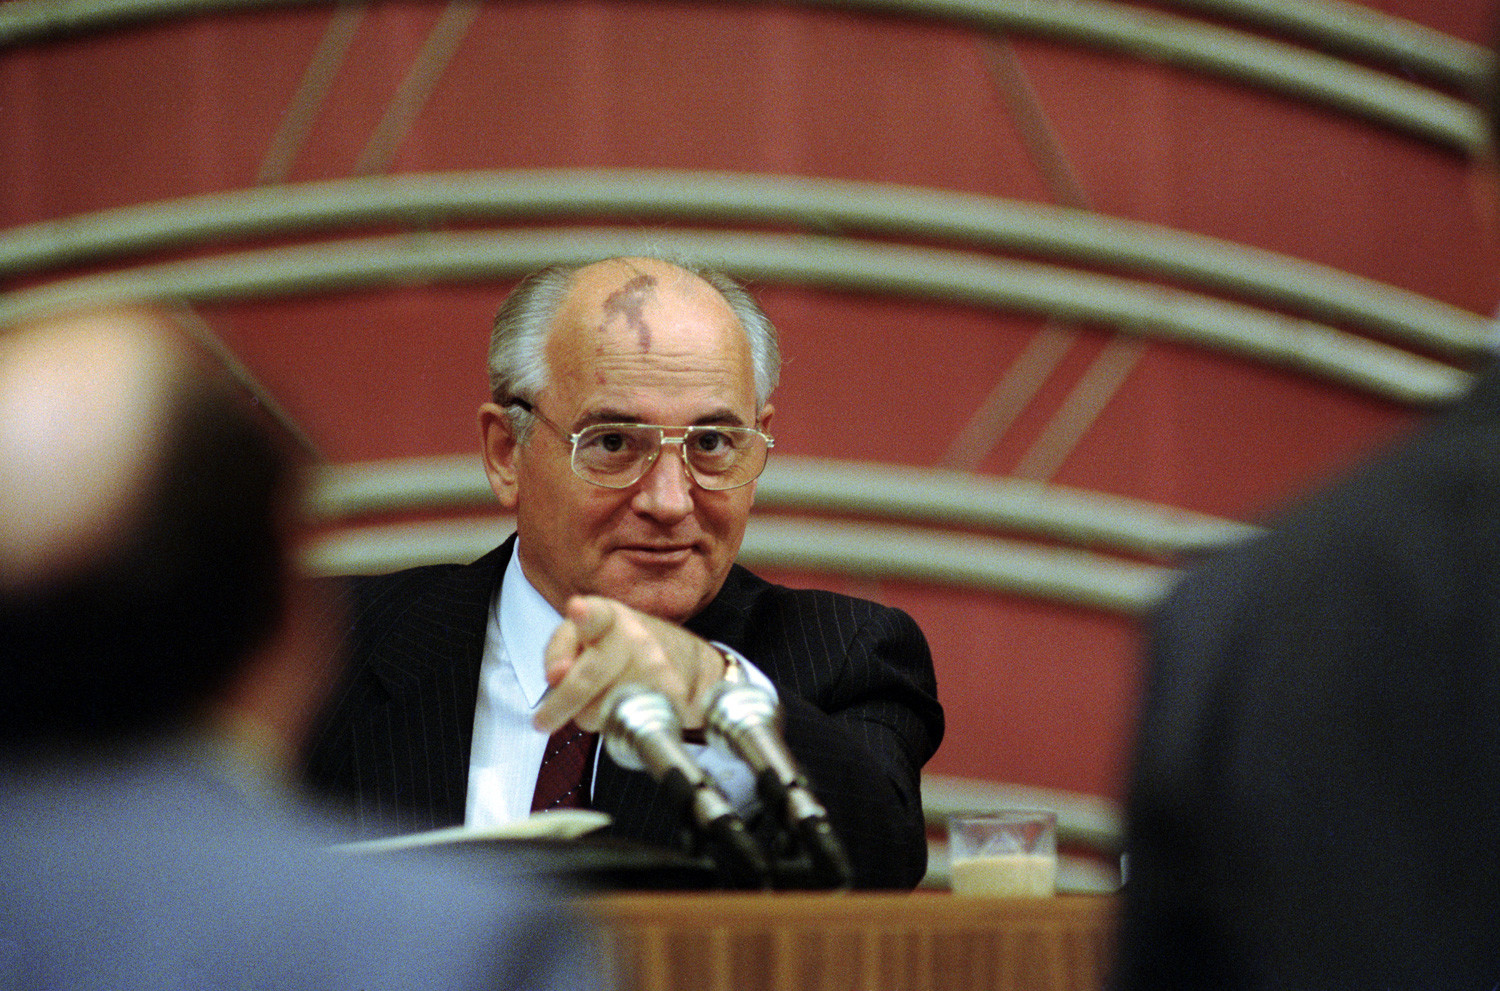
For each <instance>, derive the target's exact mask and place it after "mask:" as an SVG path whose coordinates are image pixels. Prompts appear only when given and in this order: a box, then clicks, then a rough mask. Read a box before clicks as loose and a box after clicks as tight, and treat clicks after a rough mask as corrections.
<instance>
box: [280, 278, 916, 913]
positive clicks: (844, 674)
mask: <svg viewBox="0 0 1500 991" xmlns="http://www.w3.org/2000/svg"><path fill="white" fill-rule="evenodd" d="M779 367H780V358H779V354H778V351H777V346H776V336H775V331H774V329H772V327H771V325H770V322H769V321H768V320H767V319H766V317H765V314H764V313H762V312H760V309H759V307H757V306H756V305H755V302H754V300H752V299H751V298H750V297H749V296H748V295H747V294H746V293H745V291H744V290H743V289H742V288H740V287H739V286H738V285H736V284H734V283H733V282H731V281H730V280H728V279H726V278H724V277H723V276H721V275H718V274H716V273H713V272H710V271H704V270H689V269H686V268H683V267H680V266H678V265H675V264H671V263H668V262H665V261H662V260H659V259H652V258H615V259H607V260H605V261H602V262H598V263H595V264H592V265H586V266H583V267H581V268H569V267H557V268H552V269H547V270H544V271H542V272H540V273H537V274H535V275H533V276H531V277H529V278H527V279H525V280H523V281H522V283H521V284H520V285H519V286H518V287H517V288H516V289H515V290H514V291H513V292H512V293H511V294H510V295H509V296H508V297H507V298H506V300H505V303H504V304H503V305H502V306H501V308H500V312H499V314H498V316H497V317H496V320H495V327H494V333H493V335H492V337H491V343H490V387H491V400H490V401H489V402H487V403H485V404H483V405H482V406H481V407H480V410H479V426H480V434H481V439H482V449H483V456H484V463H485V469H486V473H487V475H488V477H489V481H490V486H491V488H492V489H493V490H494V492H495V495H496V497H497V499H498V501H499V503H500V505H501V506H502V507H503V508H505V509H511V510H514V511H515V514H516V534H517V539H516V543H515V545H514V546H515V558H514V560H515V563H516V565H517V566H518V567H516V568H512V569H511V570H509V571H507V570H506V569H507V568H508V567H509V564H508V562H510V561H511V558H510V545H507V547H506V549H505V550H504V551H503V552H502V553H500V554H497V555H492V556H490V557H488V558H486V559H484V560H483V561H481V562H479V563H478V564H475V565H473V566H471V567H467V568H457V567H452V568H438V569H427V570H419V571H416V572H408V573H403V574H399V575H396V576H393V577H389V578H385V579H379V580H375V581H371V582H366V583H364V584H363V585H361V586H360V587H359V588H358V600H359V601H358V603H357V604H356V606H355V613H354V615H353V620H354V624H355V625H354V637H353V642H352V644H351V646H352V663H353V672H352V677H351V679H350V680H349V682H348V684H347V686H346V687H345V688H344V689H342V690H341V691H340V692H339V693H338V695H337V697H336V699H335V708H334V710H333V711H332V713H331V714H330V716H329V719H328V721H327V723H326V726H325V730H324V731H323V732H322V733H321V734H320V735H319V736H318V737H317V741H316V745H315V747H314V749H313V752H312V755H311V761H310V765H309V768H310V773H311V780H312V782H313V783H314V784H315V785H316V786H318V787H319V788H321V789H323V790H325V791H331V792H334V793H337V794H342V795H344V796H347V797H353V798H355V799H356V800H357V801H358V802H359V804H360V805H361V807H362V808H364V809H367V810H371V811H374V812H377V813H387V812H395V811H397V810H398V809H399V808H400V807H401V806H407V807H408V808H410V807H416V808H417V809H418V810H419V811H417V812H405V813H402V814H403V815H405V817H406V819H405V821H406V823H407V824H408V825H409V826H411V827H412V828H422V827H425V826H431V825H443V824H450V823H456V822H459V821H462V820H463V819H465V818H468V819H469V821H470V822H471V824H472V823H473V822H476V821H477V822H486V817H489V821H510V820H513V819H515V818H518V817H519V816H522V815H525V814H526V810H525V809H524V807H522V805H521V802H520V801H519V797H521V796H524V797H525V798H526V799H527V800H529V799H530V797H531V790H530V788H531V785H533V784H534V783H535V782H536V780H537V777H538V772H537V768H538V764H539V762H540V757H541V753H542V751H541V744H542V742H543V741H544V740H545V739H546V736H547V735H548V734H552V733H554V732H555V731H557V730H558V729H559V728H561V727H565V726H567V724H569V723H570V722H571V723H574V724H576V725H577V726H578V727H581V728H582V729H584V730H588V731H594V730H597V729H598V728H599V726H600V724H601V722H602V720H603V713H602V711H601V710H602V708H603V702H604V701H605V700H606V699H608V698H609V693H610V691H611V690H612V689H613V688H614V687H615V686H617V685H622V684H627V683H630V684H641V685H644V686H646V687H648V688H650V689H654V690H656V691H658V692H659V693H660V694H662V695H664V696H666V697H667V698H668V699H669V700H670V701H671V703H672V704H673V705H674V707H675V708H676V709H677V711H678V712H679V714H680V715H681V719H682V724H683V726H684V727H686V728H688V729H695V728H699V727H701V726H702V725H703V722H704V714H705V708H706V704H707V700H708V698H709V697H710V696H711V694H712V692H713V691H714V689H715V687H716V686H717V685H718V684H720V683H721V682H722V681H723V680H725V679H726V677H728V676H729V674H730V664H729V659H728V658H727V657H726V656H725V655H724V654H723V653H721V652H720V651H719V650H718V649H716V648H714V647H713V646H711V641H713V640H718V641H720V642H722V643H724V644H727V645H728V646H729V647H730V648H732V649H736V650H738V651H739V652H740V653H741V654H743V655H744V657H745V658H746V659H747V660H748V661H749V662H750V664H751V665H752V666H754V667H755V668H756V669H758V670H759V671H760V672H761V673H763V674H764V675H766V676H768V677H769V678H770V679H771V680H772V681H773V682H774V683H775V685H776V687H777V688H778V689H779V691H780V694H781V699H782V703H783V707H784V709H785V711H786V713H787V718H788V728H787V736H788V737H789V742H790V744H791V747H792V749H793V752H794V754H795V756H796V757H797V758H798V759H799V761H800V762H802V763H803V764H805V765H806V769H807V770H808V772H809V774H810V777H811V778H812V782H813V785H814V787H815V789H816V791H817V792H818V794H819V795H820V796H821V797H822V799H823V801H824V803H825V804H826V805H827V806H828V810H829V813H830V818H831V820H832V823H833V826H834V829H835V830H836V831H837V833H838V834H839V836H840V837H841V838H842V839H843V841H844V842H845V844H846V845H847V846H848V847H849V850H848V853H849V855H850V859H851V860H852V862H853V868H854V872H855V882H856V883H857V884H859V885H861V886H865V887H908V888H909V887H911V886H913V885H915V884H916V883H917V882H918V881H919V880H920V879H921V877H922V874H923V871H924V868H925V864H926V849H927V848H926V834H925V827H924V823H923V818H922V806H921V795H920V791H919V788H918V778H919V775H920V771H921V767H922V765H923V764H924V763H925V762H926V760H927V759H928V758H929V757H930V756H931V755H932V753H933V751H934V750H935V749H936V748H937V745H938V742H939V741H940V740H941V738H942V731H943V716H942V710H941V709H940V708H939V707H938V704H937V699H936V687H935V684H934V681H935V679H934V676H933V670H932V659H931V657H930V656H929V654H928V651H927V645H926V643H925V641H924V640H923V638H922V635H921V633H920V631H918V629H917V628H916V626H915V624H914V623H913V622H912V621H911V620H910V619H909V618H908V617H906V616H905V615H903V614H901V613H898V612H896V611H895V610H891V609H886V608H882V607H879V606H876V605H874V604H872V603H868V602H857V601H854V600H852V599H848V598H843V597H839V596H833V595H826V594H822V593H812V592H803V593H794V592H792V591H790V590H787V589H782V588H775V587H772V586H769V585H767V584H766V583H764V582H761V581H759V580H758V579H756V578H755V577H754V576H752V575H750V574H749V573H748V572H745V571H743V570H742V569H739V568H736V567H734V561H735V557H736V556H737V555H738V553H739V549H740V544H741V541H742V539H743V537H744V532H745V526H746V523H747V522H748V519H749V515H750V508H751V505H752V504H753V502H754V498H755V483H756V480H757V478H758V477H759V475H760V472H761V470H762V469H763V468H764V467H765V464H766V460H767V456H768V452H769V450H770V447H771V444H772V440H771V437H770V435H769V433H767V431H769V430H770V428H771V421H772V417H773V415H774V409H773V407H772V405H771V403H770V401H769V400H770V395H771V392H772V390H773V389H774V388H775V385H776V380H777V377H778V370H779ZM885 429H887V428H886V426H885V425H883V424H881V425H878V426H875V427H872V429H870V430H867V431H859V430H853V431H851V433H852V434H853V435H854V436H864V437H866V438H867V441H866V445H867V446H868V447H869V448H871V450H868V451H864V452H862V453H867V454H878V450H877V449H878V447H879V445H880V443H881V441H880V437H881V436H882V434H883V432H884V430H885ZM518 572H519V574H520V575H522V576H524V578H523V579H517V580H516V582H515V584H512V579H513V576H515V575H516V574H517V573H518ZM502 576H503V577H502ZM523 586H529V587H530V589H532V590H534V593H535V594H534V595H533V596H531V601H532V602H533V608H532V610H531V611H529V612H527V613H526V614H525V615H526V617H527V618H526V619H525V620H524V621H521V620H516V621H513V622H512V625H510V626H509V629H510V631H511V632H510V633H507V632H506V629H507V627H506V625H505V624H506V620H505V618H504V617H505V615H506V613H505V611H504V609H503V608H502V609H497V610H496V614H497V616H499V617H500V619H499V632H498V633H496V634H493V635H490V636H487V632H486V616H487V612H488V609H489V606H490V603H491V601H492V600H494V599H496V598H497V592H498V599H499V601H500V602H501V603H502V605H503V602H504V599H505V596H506V595H507V594H508V593H509V592H511V591H515V590H517V589H520V588H522V587H523ZM538 600H540V602H539V604H538ZM512 615H514V614H513V613H512ZM556 617H561V624H560V625H558V626H556V627H555V632H552V633H551V639H550V640H549V641H548V642H547V643H546V644H545V647H538V646H536V645H533V644H529V643H527V644H520V643H519V642H520V641H525V640H527V637H526V636H525V635H524V634H525V633H527V632H536V637H537V639H542V638H543V636H544V635H545V634H547V633H548V632H549V631H547V630H543V629H541V624H542V623H543V622H546V623H552V622H554V620H555V618H556ZM512 641H515V642H517V643H514V644H513V643H511V642H512ZM506 644H510V646H504V645H506ZM501 646H504V649H503V650H501V649H499V648H500V647H501ZM539 653H540V654H541V655H542V656H537V654H539ZM513 654H514V656H512V655H513ZM482 658H484V659H486V660H484V669H483V670H484V673H483V675H482V676H481V659H482ZM541 675H544V676H545V681H543V680H542V678H541V677H540V676H541ZM512 685H515V686H518V691H514V692H512V691H511V686H512ZM539 685H544V686H546V691H545V694H543V692H542V691H541V689H540V688H539V687H538V686H539ZM481 692H483V695H482V697H481V694H480V693H481ZM477 699H478V700H479V701H478V702H476V700H477ZM476 706H477V709H478V712H479V714H480V716H481V721H482V722H486V723H487V724H488V723H489V721H490V714H491V713H500V714H501V717H499V718H496V719H495V720H493V724H492V725H491V726H490V728H488V729H483V728H482V729H481V730H480V731H479V732H481V733H482V734H483V736H482V738H481V739H480V741H479V743H480V745H479V746H475V745H474V744H475V739H474V736H475V732H476V730H475V721H476ZM568 732H570V733H571V731H568ZM497 752H499V753H501V755H502V756H500V757H499V758H498V759H492V756H491V755H492V754H494V753H497ZM471 753H472V754H475V755H477V759H478V762H479V765H480V766H479V767H478V769H477V771H475V770H474V769H472V768H471V767H470V756H471ZM533 755H534V756H535V757H536V761H533V760H532V759H531V758H532V756H533ZM466 775H468V779H467V780H466ZM497 796H498V797H497ZM744 797H745V798H747V799H748V798H749V797H751V796H749V795H747V796H744ZM466 803H467V804H466ZM589 804H591V805H593V806H595V807H597V808H599V809H602V810H604V811H606V812H608V813H610V814H611V815H612V816H613V817H614V827H613V828H614V829H615V830H616V832H618V833H620V834H623V835H625V836H628V837H635V838H638V839H644V840H650V841H654V842H665V841H667V840H668V839H670V838H671V837H672V835H673V833H674V832H675V831H676V830H677V829H678V828H679V825H680V823H679V822H678V818H679V817H678V816H677V815H676V814H675V812H674V811H673V810H672V809H671V808H669V807H668V806H667V803H666V802H665V801H663V800H662V796H661V795H660V794H659V793H658V790H657V788H656V786H655V784H654V783H653V782H652V781H651V780H650V779H648V778H647V777H646V776H644V775H642V774H639V773H633V774H631V773H626V772H624V771H622V770H620V769H619V768H617V767H616V766H615V765H613V764H612V763H611V762H609V760H608V758H605V759H604V760H603V762H602V764H601V769H600V771H599V779H598V782H597V788H596V790H595V792H594V794H593V795H592V798H591V801H590V803H589ZM476 810H477V811H476Z"/></svg>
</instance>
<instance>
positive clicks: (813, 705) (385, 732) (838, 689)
mask: <svg viewBox="0 0 1500 991" xmlns="http://www.w3.org/2000/svg"><path fill="white" fill-rule="evenodd" d="M509 554H510V542H507V543H506V544H505V545H503V546H502V547H500V548H498V549H497V550H495V551H493V552H491V553H490V554H487V555H485V556H484V557H483V558H481V559H480V560H479V561H477V562H475V563H474V564H471V565H467V566H459V565H440V566H434V567H426V568H416V569H412V570H409V571H404V572H398V573H397V574H395V575H388V576H383V577H379V578H366V579H357V580H356V581H355V582H354V584H353V603H352V605H351V614H350V616H351V620H352V624H353V625H352V630H351V634H350V640H349V643H350V659H351V663H350V668H349V670H348V672H347V673H346V677H345V678H344V680H343V682H342V683H341V685H340V686H339V688H338V689H337V690H336V692H335V694H334V697H333V700H332V703H331V705H330V708H329V710H328V712H327V714H326V716H325V718H324V720H323V721H322V727H321V730H320V731H319V732H318V733H317V734H316V735H315V736H314V738H313V744H312V748H311V751H310V759H309V763H308V779H309V782H310V783H311V784H312V786H313V787H314V788H315V789H317V790H319V791H322V792H325V793H329V794H332V795H335V796H339V797H341V798H344V799H347V800H352V801H353V802H354V804H355V805H356V807H357V808H358V810H359V813H360V815H361V820H362V824H363V825H364V826H365V828H367V829H371V830H374V829H379V828H381V826H382V824H384V825H385V827H386V828H394V829H396V830H398V831H411V830H421V829H431V828H437V827H439V826H447V825H456V824H459V823H461V822H462V821H463V814H464V791H465V788H466V786H467V776H468V765H469V748H470V745H471V743H472V734H473V719H474V707H475V700H476V698H477V695H478V679H479V664H480V659H481V656H482V653H483V646H484V628H485V618H486V610H487V609H488V607H489V601H490V597H491V596H492V595H493V592H494V589H495V588H496V585H497V583H498V582H499V580H500V575H501V572H502V570H503V567H504V563H505V561H506V560H508V557H509ZM688 627H689V629H691V630H693V631H694V632H695V633H698V634H699V635H700V636H704V637H706V638H709V639H714V640H719V641H721V642H723V643H726V644H728V645H729V646H730V647H733V648H734V649H735V650H738V651H739V652H740V653H742V654H744V655H745V656H746V657H748V658H750V659H751V660H752V661H753V662H755V664H756V666H758V667H759V668H760V669H761V670H762V671H764V672H765V673H766V674H767V675H768V676H769V677H770V678H771V680H772V681H773V682H775V683H776V685H777V688H778V690H779V691H780V692H781V695H782V701H783V706H784V708H785V711H786V738H787V743H788V745H789V746H790V747H791V749H792V751H793V753H794V754H795V755H796V757H797V759H798V761H799V762H800V763H801V764H802V766H803V768H804V770H806V772H807V774H808V777H809V778H810V779H811V781H812V783H813V786H814V788H815V789H816V791H817V792H818V795H819V797H820V798H821V799H822V801H823V802H824V804H825V805H826V806H827V807H828V811H829V816H830V818H831V819H832V821H833V824H834V828H835V829H836V830H837V831H838V833H839V835H840V837H841V838H842V839H843V841H844V843H845V845H846V847H847V848H848V851H849V855H850V859H851V861H852V862H853V864H854V867H855V874H856V884H858V885H859V886H861V887H867V888H869V887H891V888H910V887H912V886H914V885H915V884H916V883H917V882H918V881H919V880H921V878H922V874H923V873H924V871H925V869H926V863H927V842H926V833H925V826H924V824H923V820H922V807H921V797H920V790H919V775H920V771H921V767H922V765H923V764H925V763H926V761H927V759H928V758H929V757H930V756H931V755H932V753H933V751H935V750H936V749H937V746H938V743H939V742H940V741H941V739H942V734H943V714H942V709H941V707H940V706H939V705H938V702H937V689H936V681H935V677H934V674H933V668H932V658H931V656H930V654H929V653H928V649H927V643H926V640H925V638H924V637H923V636H922V633H921V631H920V630H919V629H918V628H917V625H916V623H915V622H914V621H913V620H912V619H911V617H909V616H907V615H906V614H905V613H902V612H900V611H899V610H895V609H890V608H887V607H884V606H880V605H877V604H875V603H873V602H867V601H864V600H862V599H854V598H850V597H848V596H842V595H835V594H833V593H830V592H822V591H803V590H793V589H788V588H783V587H781V586H777V585H772V584H770V583H769V582H766V581H763V580H762V579H760V578H758V577H756V576H755V575H753V574H751V573H750V572H749V571H747V570H745V569H744V568H741V567H738V566H736V567H734V568H733V569H732V570H731V571H730V574H729V576H728V578H727V579H726V581H725V583H724V587H723V588H722V589H721V590H720V592H719V594H718V596H716V597H715V599H714V600H713V602H711V603H710V604H709V606H708V607H707V608H706V609H705V610H704V611H703V612H702V613H700V614H699V615H698V616H697V617H695V618H694V619H693V620H692V621H691V622H690V623H689V624H688ZM589 804H590V805H591V806H592V807H594V808H597V809H600V810H601V811H604V812H607V813H609V815H610V816H612V817H613V819H614V825H613V827H612V829H613V831H614V832H615V833H617V834H619V835H622V836H627V837H631V838H634V839H639V840H644V841H646V842H650V843H657V844H662V845H672V844H674V843H675V842H676V840H677V834H678V830H679V824H678V822H676V821H675V812H674V810H673V808H672V807H671V805H670V804H669V803H668V801H667V799H666V797H665V796H664V795H663V794H661V792H660V789H659V788H658V787H657V785H656V783H655V782H654V781H652V780H651V779H650V778H649V777H647V776H646V775H644V774H641V773H637V772H632V771H626V770H623V769H622V768H620V767H618V766H616V765H615V764H614V763H612V762H611V761H610V760H609V759H608V757H605V758H604V759H602V760H601V761H600V765H599V773H598V776H597V779H596V781H595V793H594V795H593V796H592V799H591V801H590V803H589ZM773 826H774V824H772V823H762V824H760V826H759V827H757V828H758V831H760V832H762V833H765V832H766V831H767V830H769V829H770V828H771V827H773Z"/></svg>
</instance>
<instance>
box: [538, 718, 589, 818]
mask: <svg viewBox="0 0 1500 991" xmlns="http://www.w3.org/2000/svg"><path fill="white" fill-rule="evenodd" d="M598 739H599V734H598V733H589V732H587V731H586V730H581V729H579V728H578V726H577V724H576V723H568V724H567V725H566V726H564V727H563V728H562V729H560V730H558V731H557V732H556V733H553V734H552V736H551V738H550V739H548V740H547V751H546V753H544V754H542V769H541V771H540V772H539V773H538V774H537V778H536V793H535V794H534V795H533V796H532V799H531V811H533V812H542V811H545V810H547V809H574V808H578V807H579V806H581V805H583V804H584V798H585V797H586V796H587V795H588V773H589V770H590V766H589V765H591V764H592V763H593V758H594V744H595V743H596V742H597V741H598Z"/></svg>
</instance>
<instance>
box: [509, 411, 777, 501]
mask: <svg viewBox="0 0 1500 991" xmlns="http://www.w3.org/2000/svg"><path fill="white" fill-rule="evenodd" d="M505 405H507V406H515V407H518V408H520V409H523V410H525V411H526V412H527V413H529V414H531V415H532V416H534V417H536V418H537V419H538V420H541V421H542V422H543V423H545V424H546V425H547V426H548V428H550V429H551V430H552V432H553V433H555V434H557V436H558V437H560V438H562V439H563V440H564V441H566V442H567V443H568V444H570V445H571V446H572V448H573V451H572V455H571V463H572V468H573V474H575V475H577V476H578V477H579V478H581V479H583V480H584V481H585V482H589V483H591V484H593V485H598V486H601V487H603V488H606V489H628V488H629V487H630V486H632V485H634V484H635V483H636V482H638V481H640V480H641V479H642V478H644V477H645V476H646V473H647V472H648V471H650V470H651V466H652V465H654V464H656V459H657V458H658V457H660V456H661V449H662V447H663V446H665V445H667V444H677V445H679V446H680V447H681V449H682V450H681V453H682V461H683V464H685V465H686V466H687V471H688V476H689V477H690V478H692V480H693V482H694V483H695V484H696V485H698V487H699V488H703V489H707V490H709V491H711V492H722V491H725V490H727V489H737V488H740V487H741V486H745V485H749V484H750V483H751V482H753V481H755V480H756V479H757V478H759V477H760V474H761V472H763V471H765V468H766V461H767V460H768V458H769V455H770V451H771V448H772V447H774V446H775V445H776V442H775V441H774V440H773V439H772V438H771V437H770V436H769V435H767V434H765V433H762V432H761V431H759V430H757V429H755V428H754V427H730V426H721V425H718V424H709V425H703V426H693V427H668V426H663V425H661V424H658V423H593V424H590V425H589V426H587V427H584V428H583V429H582V430H579V431H577V432H576V433H571V434H570V433H568V432H567V431H565V430H563V429H562V428H561V427H559V426H558V425H557V424H555V423H553V422H552V421H551V420H549V419H547V417H545V416H543V415H542V414H541V412H540V411H538V410H537V409H536V407H535V406H533V405H532V404H531V403H529V402H527V401H526V400H524V399H512V400H510V401H509V402H507V403H506V404H505ZM669 430H671V431H680V434H679V435H678V436H670V437H669V436H668V435H667V431H669Z"/></svg>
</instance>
